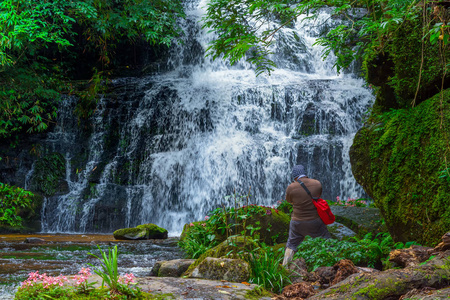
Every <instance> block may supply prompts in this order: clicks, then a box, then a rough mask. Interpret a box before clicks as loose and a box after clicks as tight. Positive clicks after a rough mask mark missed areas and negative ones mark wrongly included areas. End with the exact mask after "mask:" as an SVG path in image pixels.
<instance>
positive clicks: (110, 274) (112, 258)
mask: <svg viewBox="0 0 450 300" xmlns="http://www.w3.org/2000/svg"><path fill="white" fill-rule="evenodd" d="M97 247H98V250H100V254H101V256H102V257H101V258H100V257H98V256H97V255H95V254H92V253H89V255H92V256H94V257H95V258H97V259H98V260H100V262H101V269H100V270H94V272H95V274H97V275H98V276H100V277H101V278H102V286H103V284H104V283H105V282H106V284H107V285H108V286H109V288H110V289H111V291H112V292H113V293H119V285H120V283H119V271H118V269H117V258H118V251H117V245H116V246H114V248H113V249H111V248H108V255H107V254H106V252H103V250H102V249H101V248H100V246H98V245H97ZM89 265H90V266H91V267H94V265H92V264H89Z"/></svg>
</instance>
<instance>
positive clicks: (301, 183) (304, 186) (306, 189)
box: [295, 179, 320, 201]
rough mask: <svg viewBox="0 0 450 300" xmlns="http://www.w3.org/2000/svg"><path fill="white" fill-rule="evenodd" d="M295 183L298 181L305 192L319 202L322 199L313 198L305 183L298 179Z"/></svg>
mask: <svg viewBox="0 0 450 300" xmlns="http://www.w3.org/2000/svg"><path fill="white" fill-rule="evenodd" d="M295 181H297V182H298V183H300V185H301V186H302V187H303V188H304V189H305V191H306V192H307V193H308V195H309V196H310V197H311V198H312V199H313V200H314V201H317V199H319V198H320V197H313V196H312V195H311V192H310V191H309V190H308V188H307V187H306V185H305V183H304V182H303V181H301V180H300V179H298V180H297V179H296V180H295Z"/></svg>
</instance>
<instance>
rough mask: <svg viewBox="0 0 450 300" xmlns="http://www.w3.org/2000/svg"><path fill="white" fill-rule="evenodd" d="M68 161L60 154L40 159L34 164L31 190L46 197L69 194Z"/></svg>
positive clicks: (54, 153)
mask: <svg viewBox="0 0 450 300" xmlns="http://www.w3.org/2000/svg"><path fill="white" fill-rule="evenodd" d="M65 176H66V159H65V158H64V156H63V155H62V154H60V153H58V152H53V153H50V154H48V155H45V156H43V157H40V158H39V159H38V160H36V162H35V163H34V172H33V174H32V176H31V188H32V190H33V191H37V192H41V193H42V194H44V195H46V196H51V195H55V194H62V193H67V191H68V185H67V182H66V181H65V180H64V178H65Z"/></svg>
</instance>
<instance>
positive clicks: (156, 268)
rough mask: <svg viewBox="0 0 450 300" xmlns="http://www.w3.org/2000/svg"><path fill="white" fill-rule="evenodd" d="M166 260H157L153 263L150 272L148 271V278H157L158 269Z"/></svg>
mask: <svg viewBox="0 0 450 300" xmlns="http://www.w3.org/2000/svg"><path fill="white" fill-rule="evenodd" d="M166 261H167V260H159V261H157V262H155V264H154V265H153V268H152V270H151V271H150V276H158V272H159V269H160V268H161V265H162V264H163V263H165V262H166Z"/></svg>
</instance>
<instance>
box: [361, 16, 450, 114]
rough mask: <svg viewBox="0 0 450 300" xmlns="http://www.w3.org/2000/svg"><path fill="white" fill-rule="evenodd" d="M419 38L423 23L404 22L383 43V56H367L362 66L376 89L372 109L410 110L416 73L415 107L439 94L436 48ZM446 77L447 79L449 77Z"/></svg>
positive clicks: (375, 53) (449, 55)
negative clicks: (373, 107) (375, 97)
mask: <svg viewBox="0 0 450 300" xmlns="http://www.w3.org/2000/svg"><path fill="white" fill-rule="evenodd" d="M422 34H423V22H422V20H421V19H420V18H417V19H415V20H409V21H405V22H404V23H403V24H402V26H399V27H398V29H397V30H395V31H393V33H392V35H391V36H390V37H389V40H388V41H386V44H385V45H384V47H383V53H378V52H379V50H378V49H374V50H373V51H372V53H369V54H367V55H366V60H365V61H364V63H363V65H364V67H363V68H364V69H365V72H366V79H367V81H368V82H369V83H372V84H374V85H375V86H378V88H377V99H376V102H375V107H377V109H378V108H380V109H381V111H382V112H386V111H388V110H389V109H392V108H393V109H397V108H408V107H411V102H412V100H413V99H414V97H415V95H416V91H417V85H418V82H419V73H421V76H420V88H419V90H418V93H417V102H416V104H418V103H421V102H422V101H424V100H426V99H427V98H429V97H431V96H432V95H434V94H436V93H438V92H439V88H440V86H441V80H442V74H443V65H442V62H441V54H440V50H439V45H438V44H435V45H432V44H431V43H430V40H429V39H428V38H425V39H423V38H422ZM422 43H423V44H422ZM422 47H423V50H424V53H423V54H424V55H423V63H422V55H421V53H422ZM445 55H446V60H447V61H448V60H449V59H450V53H449V52H448V51H447V53H445ZM447 73H448V72H447ZM446 77H447V79H448V78H449V75H448V74H447V76H446Z"/></svg>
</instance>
